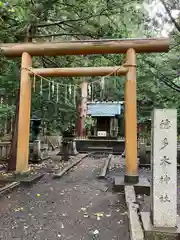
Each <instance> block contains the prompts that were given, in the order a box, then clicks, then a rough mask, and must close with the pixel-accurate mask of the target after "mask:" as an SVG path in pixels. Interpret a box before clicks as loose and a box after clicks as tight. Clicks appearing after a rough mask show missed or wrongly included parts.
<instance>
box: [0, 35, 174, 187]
mask: <svg viewBox="0 0 180 240" xmlns="http://www.w3.org/2000/svg"><path fill="white" fill-rule="evenodd" d="M169 45H170V44H169V39H167V38H160V39H124V40H123V39H121V40H108V39H107V40H105V39H103V40H94V41H69V42H60V43H57V42H56V43H22V44H0V49H1V51H2V53H3V54H4V56H7V57H21V58H22V64H21V82H20V101H19V116H18V137H17V161H16V171H17V172H24V171H27V170H28V157H29V130H30V129H29V126H30V109H31V87H32V81H31V76H33V75H34V74H37V75H39V76H42V77H55V76H56V77H57V76H62V77H66V76H69V77H70V76H71V77H82V76H106V75H107V74H110V73H112V72H113V73H114V75H116V76H126V82H125V148H126V170H125V178H124V180H125V182H128V183H137V182H138V181H139V178H138V160H137V106H136V54H137V53H152V52H154V53H156V52H167V51H168V50H169ZM120 53H125V54H126V59H125V62H124V64H123V65H122V66H121V67H120V66H115V67H89V68H88V67H86V68H83V67H82V68H49V69H37V68H33V67H32V57H33V56H60V55H88V54H120ZM82 102H83V101H82ZM81 106H82V109H81V129H82V128H83V124H84V119H85V115H84V114H83V108H84V106H85V103H84V102H83V103H82V105H81Z"/></svg>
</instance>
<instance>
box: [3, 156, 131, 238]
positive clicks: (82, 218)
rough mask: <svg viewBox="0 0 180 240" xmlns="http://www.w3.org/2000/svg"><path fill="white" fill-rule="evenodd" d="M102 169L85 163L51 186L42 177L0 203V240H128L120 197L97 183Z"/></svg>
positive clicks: (97, 163) (48, 176) (91, 161)
mask: <svg viewBox="0 0 180 240" xmlns="http://www.w3.org/2000/svg"><path fill="white" fill-rule="evenodd" d="M103 163H104V159H100V158H95V157H88V158H86V159H84V160H83V161H82V162H81V163H80V164H79V165H77V166H76V167H75V168H74V169H73V170H72V171H70V172H69V173H68V174H67V175H65V176H63V177H62V178H61V179H56V180H55V179H52V175H51V173H50V171H46V174H45V176H44V177H43V178H42V179H41V180H40V181H39V182H38V183H36V184H35V185H33V186H32V187H30V188H22V187H21V188H18V189H17V190H15V191H13V192H12V193H11V194H9V195H6V196H4V197H2V198H1V199H0V215H1V221H0V239H3V240H5V239H8V240H11V239H16V240H20V239H24V240H25V239H26V240H28V239H29V240H30V239H31V240H32V239H42V240H45V239H48V240H51V239H52V240H55V239H63V240H66V239H72V240H83V239H84V240H91V239H94V240H95V239H102V240H120V239H123V240H128V239H129V231H128V221H127V210H126V207H125V205H124V195H123V194H115V193H112V192H111V191H107V185H106V184H107V181H103V180H99V179H97V174H98V172H99V169H100V166H102V164H103ZM53 168H54V167H53Z"/></svg>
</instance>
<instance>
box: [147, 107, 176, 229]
mask: <svg viewBox="0 0 180 240" xmlns="http://www.w3.org/2000/svg"><path fill="white" fill-rule="evenodd" d="M151 151H152V159H151V164H152V168H151V169H152V186H151V198H152V201H151V211H152V221H153V225H154V226H155V227H176V218H177V193H176V192H177V111H176V110H174V109H155V110H154V112H153V124H152V149H151Z"/></svg>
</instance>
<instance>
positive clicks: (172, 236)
mask: <svg viewBox="0 0 180 240" xmlns="http://www.w3.org/2000/svg"><path fill="white" fill-rule="evenodd" d="M141 220H142V225H143V229H144V236H145V240H146V239H147V240H177V239H180V218H179V217H178V218H177V228H155V227H154V226H153V225H152V222H151V218H150V213H149V212H141Z"/></svg>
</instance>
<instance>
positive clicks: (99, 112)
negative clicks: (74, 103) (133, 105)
mask: <svg viewBox="0 0 180 240" xmlns="http://www.w3.org/2000/svg"><path fill="white" fill-rule="evenodd" d="M122 103H123V102H90V103H87V114H88V115H90V116H92V117H114V116H117V115H121V108H122V106H121V105H122Z"/></svg>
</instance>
